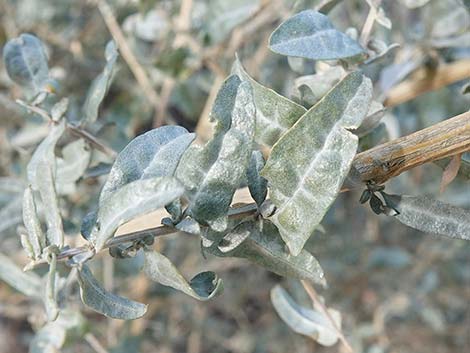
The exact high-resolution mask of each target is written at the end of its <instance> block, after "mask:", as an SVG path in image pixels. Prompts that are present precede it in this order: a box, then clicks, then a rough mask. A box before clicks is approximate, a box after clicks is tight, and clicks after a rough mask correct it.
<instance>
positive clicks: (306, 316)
mask: <svg viewBox="0 0 470 353" xmlns="http://www.w3.org/2000/svg"><path fill="white" fill-rule="evenodd" d="M271 303H272V304H273V306H274V309H275V310H276V312H277V314H278V315H279V316H280V317H281V319H282V321H284V322H285V323H286V324H287V325H288V326H289V327H290V328H291V329H292V330H293V331H294V332H297V333H299V334H301V335H305V336H309V337H311V338H312V339H314V340H315V341H317V342H318V343H319V344H321V345H322V346H332V345H334V344H335V343H336V342H337V341H338V339H339V336H338V333H337V331H336V329H335V328H334V326H333V324H332V323H331V321H330V320H329V319H328V317H327V316H326V315H325V314H323V313H322V312H320V311H318V310H315V309H310V308H306V307H303V306H300V305H298V304H297V303H296V302H295V301H294V299H292V297H291V296H290V295H289V293H287V292H286V290H285V289H284V288H282V287H281V286H280V285H276V286H275V287H274V288H273V289H271ZM328 311H329V313H330V315H331V316H332V317H333V320H334V321H335V324H336V325H337V326H338V327H341V315H340V313H339V312H338V311H336V310H333V309H328Z"/></svg>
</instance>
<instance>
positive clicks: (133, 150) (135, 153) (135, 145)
mask: <svg viewBox="0 0 470 353" xmlns="http://www.w3.org/2000/svg"><path fill="white" fill-rule="evenodd" d="M194 138H195V135H194V134H189V133H188V131H187V130H186V129H185V128H183V127H181V126H163V127H160V128H157V129H153V130H150V131H148V132H146V133H145V134H143V135H140V136H137V137H136V138H135V139H133V140H132V141H131V142H130V143H129V144H128V145H127V146H126V147H125V148H124V149H123V150H122V151H121V152H120V153H119V155H118V156H117V158H116V161H115V162H114V164H113V167H112V168H111V171H110V172H109V175H108V179H107V181H106V183H105V184H104V186H103V189H102V191H101V195H100V202H102V201H104V200H105V199H106V198H107V197H108V196H109V195H111V194H112V193H113V192H115V191H116V190H118V189H119V188H121V187H123V186H124V185H126V184H127V183H130V182H132V181H135V180H139V179H146V178H152V177H161V176H173V174H174V172H175V170H176V167H177V166H178V163H179V161H180V158H181V156H182V155H183V153H184V151H186V149H187V148H188V146H189V145H190V144H191V142H192V141H193V140H194Z"/></svg>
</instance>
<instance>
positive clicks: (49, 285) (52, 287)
mask: <svg viewBox="0 0 470 353" xmlns="http://www.w3.org/2000/svg"><path fill="white" fill-rule="evenodd" d="M49 256H50V257H51V259H50V262H49V273H48V274H47V282H46V288H45V295H44V304H45V306H46V312H47V318H48V320H49V321H55V320H56V319H57V316H59V306H58V305H57V291H56V275H57V255H56V254H55V253H53V252H51V253H50V255H49Z"/></svg>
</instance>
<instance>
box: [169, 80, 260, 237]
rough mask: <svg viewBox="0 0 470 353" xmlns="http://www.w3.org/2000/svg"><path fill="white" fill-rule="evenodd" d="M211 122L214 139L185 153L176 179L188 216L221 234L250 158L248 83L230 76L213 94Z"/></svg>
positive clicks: (252, 128)
mask: <svg viewBox="0 0 470 353" xmlns="http://www.w3.org/2000/svg"><path fill="white" fill-rule="evenodd" d="M211 119H213V120H215V121H216V122H217V125H216V128H215V133H214V137H213V138H212V139H211V140H210V141H209V142H208V143H207V144H206V145H205V146H203V147H199V146H192V147H190V148H189V149H188V150H187V151H186V153H185V154H184V155H183V157H182V158H181V163H180V166H179V167H178V169H177V171H176V176H177V178H178V179H179V180H181V182H182V183H183V184H184V185H185V187H186V190H187V197H188V199H189V205H188V209H187V210H188V215H189V216H191V217H192V218H194V219H195V220H196V221H198V222H199V223H201V224H206V225H209V226H210V227H212V228H213V229H215V230H219V231H221V230H224V229H225V228H226V226H227V212H228V210H229V207H230V203H231V201H232V197H233V194H234V193H235V191H236V189H237V188H238V186H239V185H240V183H241V181H242V180H243V178H244V177H245V175H246V170H247V168H248V164H249V162H250V157H251V151H252V145H253V139H254V131H255V106H254V103H253V94H252V89H251V87H250V84H249V83H248V82H242V81H241V80H240V78H239V77H238V76H236V75H232V76H230V77H229V78H228V79H227V80H226V81H225V82H224V83H223V85H222V87H221V89H220V90H219V92H218V94H217V97H216V99H215V102H214V106H213V108H212V112H211Z"/></svg>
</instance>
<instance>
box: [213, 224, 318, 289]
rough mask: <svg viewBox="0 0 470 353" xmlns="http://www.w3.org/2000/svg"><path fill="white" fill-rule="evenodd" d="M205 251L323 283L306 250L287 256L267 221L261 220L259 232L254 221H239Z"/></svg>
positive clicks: (289, 276) (285, 274)
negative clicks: (217, 243) (241, 259)
mask: <svg viewBox="0 0 470 353" xmlns="http://www.w3.org/2000/svg"><path fill="white" fill-rule="evenodd" d="M208 251H209V252H211V253H213V254H214V255H216V256H222V257H240V258H244V259H247V260H250V261H252V262H254V263H256V264H258V265H260V266H262V267H264V268H266V269H267V270H269V271H272V272H274V273H277V274H278V275H280V276H284V277H288V278H291V277H293V278H299V279H305V280H309V281H312V282H315V283H318V284H321V285H325V284H326V281H325V276H324V273H323V269H322V268H321V266H320V264H319V263H318V261H317V259H315V257H313V255H311V254H310V253H309V252H307V251H306V250H301V251H300V253H299V254H298V255H296V256H294V255H292V254H290V253H289V252H288V250H287V249H286V246H285V244H284V243H283V241H282V239H281V237H280V236H279V232H278V230H277V229H276V227H275V226H274V225H273V224H272V223H271V222H269V221H263V224H262V229H260V227H259V224H258V223H256V222H252V221H246V222H243V223H241V224H239V225H238V226H236V227H235V228H234V229H233V230H232V231H230V232H229V233H228V234H227V235H225V237H224V238H223V240H222V241H220V242H219V245H218V248H217V249H214V248H211V249H208Z"/></svg>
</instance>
